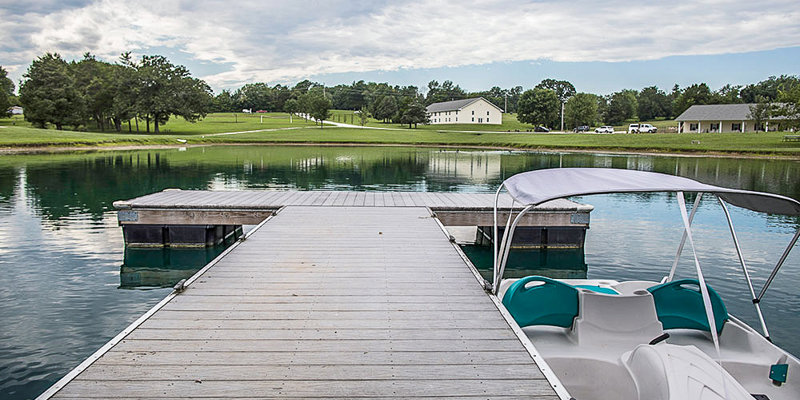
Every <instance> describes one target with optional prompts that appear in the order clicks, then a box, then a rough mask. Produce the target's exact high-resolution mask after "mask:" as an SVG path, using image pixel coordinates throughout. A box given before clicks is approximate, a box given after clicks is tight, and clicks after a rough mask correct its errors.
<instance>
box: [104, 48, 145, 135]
mask: <svg viewBox="0 0 800 400" xmlns="http://www.w3.org/2000/svg"><path fill="white" fill-rule="evenodd" d="M111 75H112V85H113V93H114V99H113V101H112V104H111V118H112V120H113V122H114V127H115V128H116V130H117V131H118V132H119V131H121V130H122V122H123V121H128V132H131V131H132V129H131V119H133V118H136V116H137V109H136V103H137V100H138V98H139V86H138V85H139V82H140V80H139V76H138V71H137V70H136V63H135V62H134V61H133V59H132V58H131V53H130V52H125V53H122V55H120V57H119V62H118V63H117V64H114V65H113V66H112V68H111ZM136 131H137V132H138V131H139V121H138V120H137V121H136Z"/></svg>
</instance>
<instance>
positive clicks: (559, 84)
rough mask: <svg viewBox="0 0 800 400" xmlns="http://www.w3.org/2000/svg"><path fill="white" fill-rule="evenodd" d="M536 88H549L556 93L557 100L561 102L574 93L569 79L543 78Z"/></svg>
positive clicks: (573, 87)
mask: <svg viewBox="0 0 800 400" xmlns="http://www.w3.org/2000/svg"><path fill="white" fill-rule="evenodd" d="M536 88H537V89H550V90H552V91H554V92H555V93H556V96H557V97H558V100H559V101H560V102H562V103H564V102H566V101H567V99H569V98H570V97H572V96H574V95H575V86H573V85H572V84H571V83H569V81H559V80H555V79H545V80H543V81H541V82H539V84H538V85H536Z"/></svg>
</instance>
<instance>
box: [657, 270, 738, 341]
mask: <svg viewBox="0 0 800 400" xmlns="http://www.w3.org/2000/svg"><path fill="white" fill-rule="evenodd" d="M706 287H707V288H708V296H709V298H710V299H711V309H712V310H713V312H714V322H715V324H716V329H717V333H720V332H722V326H723V325H724V324H725V321H727V320H728V310H727V309H726V308H725V303H723V302H722V298H721V297H719V295H718V294H717V292H716V291H714V289H712V288H711V286H708V285H706ZM647 290H648V291H649V292H650V293H651V294H652V295H653V301H654V302H655V304H656V313H657V314H658V320H659V321H661V325H663V326H664V329H676V328H683V329H698V330H702V331H709V332H710V331H711V328H710V327H709V324H708V317H706V310H705V307H704V306H703V295H702V294H701V293H700V282H698V281H697V279H681V280H677V281H672V282H667V283H662V284H660V285H656V286H652V287H649V288H647Z"/></svg>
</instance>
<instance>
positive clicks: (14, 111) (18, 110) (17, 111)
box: [8, 106, 22, 115]
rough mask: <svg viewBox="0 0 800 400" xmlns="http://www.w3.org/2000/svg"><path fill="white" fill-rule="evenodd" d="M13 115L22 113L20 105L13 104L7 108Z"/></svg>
mask: <svg viewBox="0 0 800 400" xmlns="http://www.w3.org/2000/svg"><path fill="white" fill-rule="evenodd" d="M8 111H10V112H11V114H13V115H22V107H20V106H14V107H11V108H9V109H8Z"/></svg>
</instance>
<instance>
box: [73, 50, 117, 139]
mask: <svg viewBox="0 0 800 400" xmlns="http://www.w3.org/2000/svg"><path fill="white" fill-rule="evenodd" d="M69 66H70V69H71V70H72V75H73V76H74V77H75V87H76V89H77V90H78V91H79V92H80V95H81V96H82V97H83V101H84V103H85V105H86V107H85V108H84V111H85V114H84V115H83V116H81V121H82V123H83V125H87V126H88V123H89V120H90V119H91V120H94V122H95V124H97V128H98V129H100V130H101V131H105V129H106V123H107V122H108V121H109V120H110V118H111V111H112V106H113V104H114V90H115V89H116V88H115V87H114V85H113V82H112V80H113V76H112V74H111V73H112V69H111V64H109V63H107V62H103V61H98V60H97V59H96V58H95V57H94V56H93V55H91V54H90V53H85V54H84V55H83V59H82V60H80V61H79V62H77V63H71V64H70V65H69Z"/></svg>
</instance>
